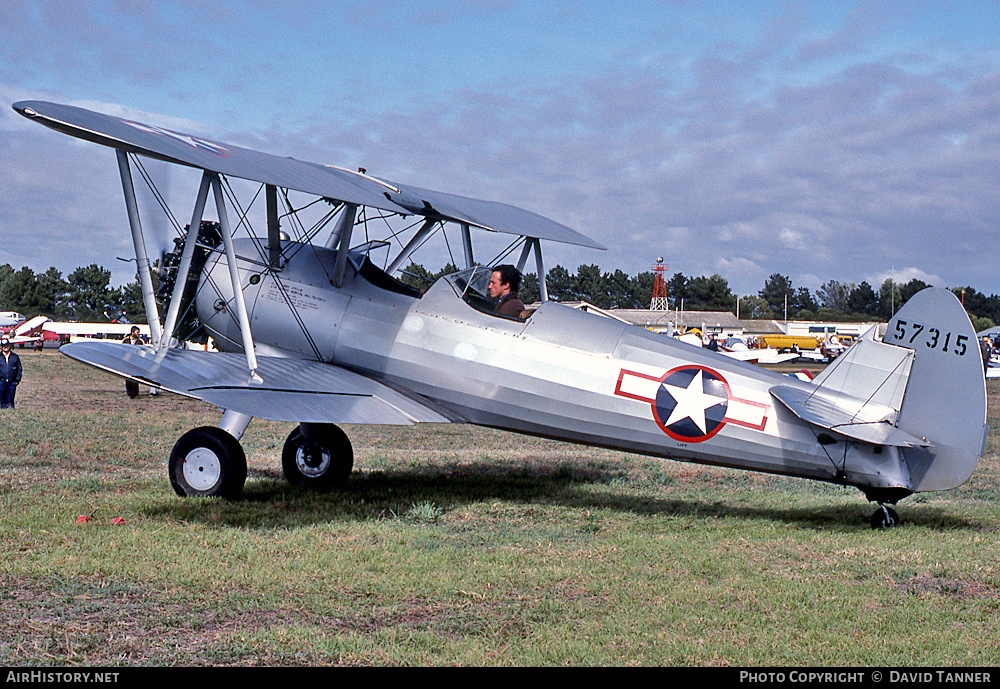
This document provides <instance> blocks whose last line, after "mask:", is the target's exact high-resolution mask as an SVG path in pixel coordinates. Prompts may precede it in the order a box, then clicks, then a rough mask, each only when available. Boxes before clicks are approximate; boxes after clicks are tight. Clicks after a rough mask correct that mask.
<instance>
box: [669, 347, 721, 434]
mask: <svg viewBox="0 0 1000 689" xmlns="http://www.w3.org/2000/svg"><path fill="white" fill-rule="evenodd" d="M728 407H729V387H728V385H727V384H726V381H725V379H723V378H722V376H720V375H719V374H718V373H716V372H715V371H712V370H711V369H707V368H702V367H701V366H685V367H681V368H676V369H674V370H672V371H669V372H668V373H667V375H666V376H664V378H663V381H662V382H661V383H660V387H659V388H657V390H656V399H655V401H654V403H653V408H654V411H655V413H656V422H657V423H658V424H659V426H660V428H662V429H663V432H664V433H666V434H667V435H669V436H670V437H672V438H674V439H676V440H680V441H684V442H695V443H697V442H701V441H703V440H708V439H709V438H710V437H712V436H713V435H715V434H716V433H717V432H718V431H719V430H720V429H721V428H722V426H724V425H725V423H726V410H727V409H728Z"/></svg>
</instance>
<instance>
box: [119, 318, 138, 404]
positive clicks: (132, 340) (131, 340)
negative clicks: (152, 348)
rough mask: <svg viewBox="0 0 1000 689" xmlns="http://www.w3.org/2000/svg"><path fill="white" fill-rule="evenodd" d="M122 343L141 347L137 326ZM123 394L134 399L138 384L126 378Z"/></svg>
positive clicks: (136, 394) (133, 327) (134, 326)
mask: <svg viewBox="0 0 1000 689" xmlns="http://www.w3.org/2000/svg"><path fill="white" fill-rule="evenodd" d="M122 342H124V343H125V344H130V345H141V344H142V336H141V335H139V326H137V325H133V326H132V329H131V330H130V331H129V334H128V335H126V336H125V339H124V340H122ZM125 392H126V393H127V394H128V396H129V397H131V398H132V399H135V398H136V397H138V396H139V384H138V383H137V382H135V381H134V380H132V379H131V378H126V379H125Z"/></svg>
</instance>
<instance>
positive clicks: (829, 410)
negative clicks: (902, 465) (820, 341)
mask: <svg viewBox="0 0 1000 689" xmlns="http://www.w3.org/2000/svg"><path fill="white" fill-rule="evenodd" d="M771 395H772V396H774V398H775V399H776V400H778V401H779V402H781V403H782V404H784V405H785V406H786V407H788V408H789V409H790V410H791V412H792V413H793V414H795V415H796V416H797V417H799V418H800V419H802V420H803V421H806V422H807V423H811V424H813V425H815V426H819V427H820V428H825V429H827V430H829V431H833V432H834V433H839V434H841V435H845V436H847V437H848V438H851V439H853V440H859V441H861V442H864V443H871V444H873V445H894V446H896V447H927V446H928V444H929V443H928V442H927V441H926V440H923V439H921V438H917V437H915V436H912V435H910V434H909V433H905V432H903V431H901V430H899V429H898V428H896V427H895V426H893V425H892V423H890V422H889V421H888V419H886V418H885V417H886V416H887V415H890V414H891V412H892V410H889V409H886V408H877V407H876V406H874V405H865V404H863V403H861V402H860V401H859V400H857V399H855V398H851V397H847V396H845V395H841V394H838V393H831V392H829V391H825V390H822V389H819V390H808V389H801V388H793V387H790V386H787V385H778V386H775V387H773V388H771ZM855 410H857V411H855ZM879 412H882V413H881V414H880V413H879ZM892 415H894V414H892ZM879 416H881V417H882V418H879Z"/></svg>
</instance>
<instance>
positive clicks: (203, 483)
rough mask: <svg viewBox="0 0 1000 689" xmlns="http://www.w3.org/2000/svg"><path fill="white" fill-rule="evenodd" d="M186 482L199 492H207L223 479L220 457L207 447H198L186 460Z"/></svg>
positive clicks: (184, 471)
mask: <svg viewBox="0 0 1000 689" xmlns="http://www.w3.org/2000/svg"><path fill="white" fill-rule="evenodd" d="M182 471H183V473H184V481H185V483H187V484H188V485H189V486H191V487H192V488H194V489H195V490H197V491H206V490H208V489H210V488H212V487H213V486H215V485H216V484H217V483H218V482H219V479H220V478H222V462H221V461H220V460H219V456H218V455H217V454H215V453H214V452H212V451H211V450H209V449H208V448H205V447H196V448H195V449H193V450H191V451H190V452H188V454H187V456H186V457H185V458H184V467H183V469H182Z"/></svg>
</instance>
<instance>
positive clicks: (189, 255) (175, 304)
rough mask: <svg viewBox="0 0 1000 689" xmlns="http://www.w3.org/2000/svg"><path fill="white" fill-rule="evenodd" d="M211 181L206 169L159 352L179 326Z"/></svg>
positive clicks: (164, 347)
mask: <svg viewBox="0 0 1000 689" xmlns="http://www.w3.org/2000/svg"><path fill="white" fill-rule="evenodd" d="M211 182H212V178H211V175H210V174H209V173H208V172H207V171H206V172H205V174H203V175H202V176H201V187H200V188H199V189H198V198H197V200H196V201H195V202H194V213H192V215H191V224H190V225H188V234H187V239H186V240H185V242H184V253H183V254H182V255H181V264H180V265H179V266H178V267H177V279H176V281H175V282H174V285H175V287H174V293H173V295H172V296H171V297H170V306H168V307H167V322H166V323H165V324H164V326H163V336H162V337H161V338H160V341H159V344H158V345H157V347H156V351H157V353H162V352H165V351H166V349H167V347H169V346H170V338H171V337H173V334H174V328H175V327H176V326H177V318H178V315H179V314H180V310H181V300H182V299H183V298H184V286H185V285H187V279H188V273H190V272H191V261H192V260H193V258H194V249H195V245H196V244H197V243H198V231H199V230H200V228H201V219H202V216H204V215H205V203H206V201H207V200H208V188H209V186H210V185H211ZM192 233H194V234H192Z"/></svg>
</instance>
